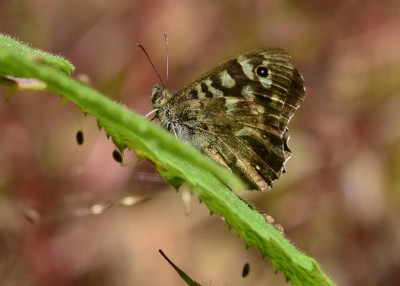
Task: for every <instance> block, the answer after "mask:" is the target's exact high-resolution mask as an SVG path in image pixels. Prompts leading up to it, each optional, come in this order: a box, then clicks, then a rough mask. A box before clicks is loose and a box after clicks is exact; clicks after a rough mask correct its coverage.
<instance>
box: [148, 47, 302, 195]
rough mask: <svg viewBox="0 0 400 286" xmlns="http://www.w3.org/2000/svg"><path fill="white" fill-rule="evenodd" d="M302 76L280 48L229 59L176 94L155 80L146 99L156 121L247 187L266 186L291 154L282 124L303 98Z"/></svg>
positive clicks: (286, 130)
mask: <svg viewBox="0 0 400 286" xmlns="http://www.w3.org/2000/svg"><path fill="white" fill-rule="evenodd" d="M304 96H305V88H304V80H303V77H302V76H301V74H300V73H299V71H298V70H297V69H296V68H295V67H294V66H293V64H292V63H291V61H290V56H289V54H287V53H286V52H285V51H283V50H281V49H257V50H252V51H249V52H246V53H243V54H240V55H239V56H237V57H235V58H232V59H230V60H228V61H226V62H224V63H222V64H220V65H218V66H217V67H215V68H214V69H212V70H210V71H209V72H207V73H205V74H203V75H202V76H200V77H199V78H198V79H197V80H195V81H193V82H192V83H190V84H189V85H188V86H186V87H185V88H183V89H182V90H181V91H179V92H178V93H176V94H171V93H170V92H169V91H168V90H167V89H166V88H165V87H163V86H159V85H155V86H154V87H153V89H152V92H151V101H152V103H153V107H154V110H155V118H157V119H158V121H159V122H160V125H161V126H162V127H163V128H165V129H167V130H169V131H170V132H172V133H173V134H174V135H175V136H176V138H178V139H180V140H184V141H186V142H188V143H190V144H191V145H193V146H194V147H195V148H197V149H199V150H200V151H201V152H202V153H204V154H206V155H208V156H209V157H211V158H212V159H213V160H214V161H216V162H217V163H218V164H220V165H221V166H223V167H225V168H227V169H229V170H230V171H231V172H233V173H234V174H236V175H238V176H239V177H240V178H241V179H242V180H243V181H244V182H245V183H247V184H248V186H249V187H250V188H251V189H256V190H259V191H266V190H268V189H270V188H271V187H272V181H274V180H275V179H277V178H279V177H280V176H281V174H282V173H283V172H285V163H286V161H287V160H288V159H289V157H290V155H291V151H290V149H289V147H288V145H287V143H288V140H289V131H288V128H287V125H288V123H289V121H290V119H291V118H292V116H293V114H294V112H295V111H296V109H297V108H298V107H299V106H300V103H301V102H302V101H303V100H304Z"/></svg>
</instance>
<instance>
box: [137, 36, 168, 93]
mask: <svg viewBox="0 0 400 286" xmlns="http://www.w3.org/2000/svg"><path fill="white" fill-rule="evenodd" d="M136 46H138V47H139V48H141V49H142V51H143V53H144V54H145V55H146V57H147V59H148V60H149V63H150V64H151V66H152V67H153V70H154V72H155V73H156V75H157V77H158V79H159V80H160V82H161V85H162V86H163V88H165V85H164V83H163V80H162V79H161V77H160V74H159V73H158V71H157V70H156V68H155V67H154V64H153V62H152V61H151V59H150V57H149V54H148V53H147V51H146V49H145V48H144V47H143V46H142V45H141V44H136Z"/></svg>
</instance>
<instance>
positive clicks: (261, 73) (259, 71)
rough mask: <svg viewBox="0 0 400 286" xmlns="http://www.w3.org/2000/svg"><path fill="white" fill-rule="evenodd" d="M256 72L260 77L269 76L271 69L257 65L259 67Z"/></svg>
mask: <svg viewBox="0 0 400 286" xmlns="http://www.w3.org/2000/svg"><path fill="white" fill-rule="evenodd" d="M256 73H257V75H258V76H260V77H267V76H268V73H269V71H268V69H267V68H266V67H263V66H259V67H257V69H256Z"/></svg>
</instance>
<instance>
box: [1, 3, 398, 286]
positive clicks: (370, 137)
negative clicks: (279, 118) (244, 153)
mask: <svg viewBox="0 0 400 286" xmlns="http://www.w3.org/2000/svg"><path fill="white" fill-rule="evenodd" d="M399 31H400V3H399V1H394V0H392V1H390V0H389V1H379V2H378V1H373V0H363V1H361V0H353V1H343V0H339V1H332V2H327V1H321V0H320V1H317V0H312V1H304V0H297V1H296V0H292V1H213V0H204V1H179V0H168V1H160V0H158V1H144V0H141V1H123V0H115V1H104V0H91V1H77V0H71V1H60V0H58V1H46V0H30V1H27V0H25V1H24V0H18V1H17V0H15V1H1V2H0V33H5V34H9V35H12V36H15V37H16V38H18V39H20V40H22V41H25V42H28V43H30V44H31V45H32V46H33V47H38V48H41V49H43V50H46V51H49V52H52V53H54V54H60V55H63V56H65V57H66V58H68V59H69V60H70V61H72V63H73V64H74V65H75V66H76V72H75V73H74V76H77V75H79V74H85V75H87V76H88V77H89V79H90V82H91V85H93V86H94V87H95V88H96V89H98V90H100V91H101V92H103V93H105V94H107V95H108V96H109V97H110V98H113V99H114V100H117V101H120V102H123V103H124V104H126V105H127V107H129V108H130V109H132V110H133V111H135V112H137V113H139V114H142V115H144V114H146V113H147V112H149V111H150V110H151V102H150V89H151V87H152V85H153V84H154V83H156V82H157V78H156V76H155V74H154V72H153V70H152V68H151V67H150V65H149V63H148V61H147V59H146V58H145V56H144V55H143V53H142V52H141V51H140V50H139V49H138V48H137V47H136V46H135V43H141V44H143V45H144V46H145V47H146V49H147V51H148V52H149V54H150V56H151V58H152V60H153V62H154V63H155V65H156V67H157V69H158V71H159V72H160V74H161V75H162V76H164V73H165V62H164V58H165V46H164V38H163V33H164V32H167V33H168V35H169V56H170V64H169V83H168V86H169V90H170V91H172V92H176V91H178V90H179V89H180V88H182V87H183V86H185V85H186V84H187V83H189V81H191V80H193V79H195V78H196V77H197V76H198V75H200V74H201V73H202V72H204V71H207V70H208V69H210V68H212V67H214V66H215V65H217V64H218V63H220V62H221V61H223V60H225V59H227V58H230V57H232V56H235V55H237V54H239V53H241V52H243V51H246V50H249V49H253V48H260V47H280V48H283V49H285V50H287V51H288V52H289V53H290V54H291V55H292V58H293V62H294V63H295V65H296V66H297V67H298V69H299V70H300V71H301V72H302V74H303V76H304V78H305V81H306V88H307V95H306V100H305V102H304V103H303V104H302V106H301V108H300V109H299V110H298V112H297V113H296V115H295V117H294V119H293V120H292V122H291V124H290V126H289V127H290V130H291V141H290V147H291V149H292V151H293V155H292V158H291V160H290V161H289V162H288V165H287V173H286V174H285V175H284V176H283V177H282V178H281V179H280V180H279V182H277V183H276V184H275V188H274V189H273V190H272V191H269V192H267V193H254V192H251V193H248V194H246V195H245V197H246V199H247V200H249V201H250V202H252V203H253V204H255V205H256V206H257V208H258V209H259V210H260V212H262V213H268V214H270V215H272V216H273V217H274V218H275V220H276V222H277V223H280V224H282V225H283V227H284V229H285V233H286V235H287V237H288V238H289V239H290V240H291V241H292V242H293V243H294V244H295V245H296V247H298V248H299V249H301V250H302V251H304V252H305V253H306V254H307V255H310V256H312V257H314V258H315V259H316V260H317V261H318V262H319V263H320V264H321V267H322V269H324V270H325V271H326V272H327V273H328V274H329V275H330V277H331V278H332V279H333V280H334V281H335V282H336V283H337V284H338V285H344V286H347V285H400V274H399V273H400V246H399V242H400V222H399V215H400V192H399V190H400V175H399V171H400V128H399V125H400V112H399V111H400V53H399V51H400V37H399ZM0 93H1V95H2V96H1V98H2V103H1V104H0V134H1V148H0V253H1V255H0V281H1V285H43V286H48V285H51V286H58V285H62V286H64V285H120V286H123V285H185V283H184V282H183V281H182V280H181V278H179V277H178V275H177V274H176V272H175V271H174V270H173V269H172V268H171V266H170V265H168V264H167V262H166V261H165V260H164V259H163V258H162V257H161V255H160V254H159V253H158V249H162V250H163V251H164V252H165V253H166V254H167V255H168V256H169V258H170V259H171V260H172V261H174V262H175V263H176V264H177V265H178V266H179V267H181V268H182V269H183V270H184V271H186V272H187V273H188V274H189V275H190V276H191V277H192V278H194V279H196V280H197V281H198V282H200V283H202V284H204V285H287V283H286V282H285V278H284V276H283V275H282V274H281V273H279V274H275V272H274V269H272V267H271V265H270V263H269V262H268V261H266V260H262V259H261V257H260V255H259V253H258V252H257V251H256V250H255V249H250V250H246V249H245V247H244V244H243V243H242V242H241V241H240V240H239V238H238V237H237V235H236V233H235V232H234V231H232V230H229V229H228V228H227V226H226V225H225V224H224V222H222V220H221V219H220V218H219V217H217V216H210V215H209V212H208V210H207V209H206V207H205V206H204V205H200V204H198V202H197V199H196V198H193V210H192V214H191V215H190V216H185V215H184V208H183V204H182V201H181V198H180V195H179V194H178V193H176V192H175V191H174V190H172V188H171V187H169V186H168V185H167V184H165V183H162V182H157V180H156V181H148V180H143V179H140V178H138V177H140V174H141V173H140V172H147V173H154V170H153V169H152V167H151V166H150V165H149V164H146V163H145V162H141V163H138V162H137V159H136V157H135V155H134V154H132V153H126V154H124V160H125V161H126V162H128V165H129V166H128V167H121V166H119V164H117V163H116V162H115V161H113V159H112V156H111V153H112V151H113V150H114V147H113V145H112V143H111V142H110V140H107V139H106V138H105V135H104V133H103V132H99V131H98V129H97V127H96V122H95V120H94V119H93V118H92V117H85V116H83V115H82V114H81V112H80V111H79V110H78V109H77V108H75V107H74V106H72V105H71V104H69V103H67V104H64V103H63V101H62V99H60V97H59V96H56V95H53V94H46V93H40V92H18V93H16V94H15V95H14V96H12V97H11V98H10V100H9V101H8V102H5V99H6V97H7V91H6V90H5V89H4V88H0ZM78 130H83V132H84V135H85V142H84V144H83V145H82V146H78V144H77V143H76V140H75V134H76V132H77V131H78ZM125 195H138V196H148V197H149V198H151V199H150V200H148V201H146V202H143V203H141V204H138V205H135V206H132V207H129V208H127V207H119V206H115V207H112V208H111V209H109V210H108V211H106V212H104V213H102V214H100V215H91V216H83V217H79V216H77V214H78V213H77V212H78V211H79V210H80V209H82V208H83V209H87V208H88V207H89V206H91V205H93V204H96V203H104V202H106V201H108V200H110V199H113V198H118V197H122V196H125ZM27 213H37V214H38V215H40V217H41V219H40V222H39V223H36V224H35V223H30V222H29V221H28V220H27V219H26V214H27ZM74 214H76V216H75V217H74ZM246 262H249V263H250V273H249V275H248V277H246V278H242V277H241V271H242V267H243V266H244V264H245V263H246Z"/></svg>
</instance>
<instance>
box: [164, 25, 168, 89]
mask: <svg viewBox="0 0 400 286" xmlns="http://www.w3.org/2000/svg"><path fill="white" fill-rule="evenodd" d="M164 39H165V65H166V81H165V83H166V84H167V85H168V35H167V33H165V32H164Z"/></svg>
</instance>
